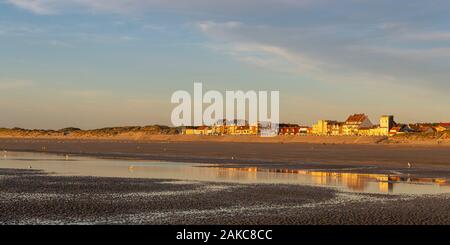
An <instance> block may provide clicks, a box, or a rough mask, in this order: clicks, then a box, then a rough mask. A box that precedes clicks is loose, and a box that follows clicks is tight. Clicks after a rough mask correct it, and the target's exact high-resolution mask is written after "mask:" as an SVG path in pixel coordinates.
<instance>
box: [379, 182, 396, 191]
mask: <svg viewBox="0 0 450 245" xmlns="http://www.w3.org/2000/svg"><path fill="white" fill-rule="evenodd" d="M378 189H379V191H380V192H383V193H392V192H393V191H394V184H393V183H391V182H388V181H380V182H378Z"/></svg>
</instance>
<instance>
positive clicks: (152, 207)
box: [0, 169, 450, 225]
mask: <svg viewBox="0 0 450 245" xmlns="http://www.w3.org/2000/svg"><path fill="white" fill-rule="evenodd" d="M0 186H1V187H2V188H1V189H0V224H240V225H241V224H447V225H448V224H450V212H448V210H450V195H449V194H441V195H432V196H423V195H421V196H408V195H399V196H396V195H382V194H359V193H347V192H340V191H337V190H335V189H330V188H322V187H310V186H292V185H270V184H258V185H256V184H225V183H208V182H186V181H173V180H156V179H126V178H102V177H67V176H51V175H47V174H46V173H44V172H41V171H38V170H16V169H0Z"/></svg>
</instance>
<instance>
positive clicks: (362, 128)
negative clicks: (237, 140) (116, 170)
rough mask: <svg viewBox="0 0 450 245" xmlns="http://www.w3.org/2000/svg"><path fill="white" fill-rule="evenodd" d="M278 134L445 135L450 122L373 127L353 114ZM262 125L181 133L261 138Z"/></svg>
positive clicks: (284, 127)
mask: <svg viewBox="0 0 450 245" xmlns="http://www.w3.org/2000/svg"><path fill="white" fill-rule="evenodd" d="M277 126H278V127H276V132H275V134H278V135H327V136H339V135H348V136H393V135H396V134H402V133H409V132H424V133H433V132H442V131H446V130H450V123H438V124H421V123H418V124H398V123H396V122H395V121H394V116H392V115H383V116H381V117H380V118H379V123H378V124H373V123H372V122H371V121H370V119H369V117H368V116H367V115H366V114H353V115H350V116H349V117H348V118H347V120H346V121H344V122H339V121H336V120H319V121H318V122H317V123H316V124H314V125H313V126H312V127H309V126H301V125H298V124H279V125H277ZM262 128H263V126H262V124H261V123H258V124H255V125H249V124H248V123H247V122H246V121H239V120H234V121H226V120H220V121H219V122H217V123H216V124H214V125H213V126H199V127H183V128H182V130H181V133H182V134H187V135H259V134H261V129H262Z"/></svg>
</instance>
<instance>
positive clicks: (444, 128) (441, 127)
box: [434, 123, 450, 132]
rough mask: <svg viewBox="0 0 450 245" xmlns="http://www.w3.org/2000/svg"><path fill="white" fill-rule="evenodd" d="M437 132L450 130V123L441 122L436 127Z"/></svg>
mask: <svg viewBox="0 0 450 245" xmlns="http://www.w3.org/2000/svg"><path fill="white" fill-rule="evenodd" d="M434 128H435V129H436V131H437V132H444V131H447V130H450V123H439V125H437V126H435V127H434Z"/></svg>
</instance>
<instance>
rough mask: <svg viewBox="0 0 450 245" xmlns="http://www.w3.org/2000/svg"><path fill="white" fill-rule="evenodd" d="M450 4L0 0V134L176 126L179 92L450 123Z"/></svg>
mask: <svg viewBox="0 0 450 245" xmlns="http://www.w3.org/2000/svg"><path fill="white" fill-rule="evenodd" d="M449 12H450V1H447V0H429V1H422V0H396V1H390V0H339V1H337V0H335V1H333V0H246V1H242V0H240V1H237V0H228V1H213V0H212V1H211V0H190V1H185V0H165V1H163V0H127V1H123V0H0V127H25V128H46V129H49V128H51V129H59V128H63V127H69V126H73V127H80V128H84V129H90V128H99V127H108V126H126V125H150V124H166V125H170V116H171V111H172V109H173V108H174V107H175V106H176V105H174V104H171V103H170V98H171V95H172V93H173V92H175V91H176V90H180V89H181V90H187V91H191V92H192V91H193V83H194V82H202V83H203V87H204V89H205V90H219V91H225V90H244V91H247V90H256V91H258V90H279V91H280V118H281V121H282V122H291V123H299V124H307V125H308V124H309V125H311V124H312V123H313V122H314V121H316V120H318V119H336V120H345V119H346V117H347V116H348V115H349V114H353V113H366V114H368V115H369V116H370V118H371V119H372V121H373V122H377V121H378V117H379V116H380V115H382V114H393V115H395V117H396V121H398V122H445V121H450V110H449V109H448V108H449V107H450V96H448V95H449V94H450V79H449V78H450V15H449V14H448V13H449Z"/></svg>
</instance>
